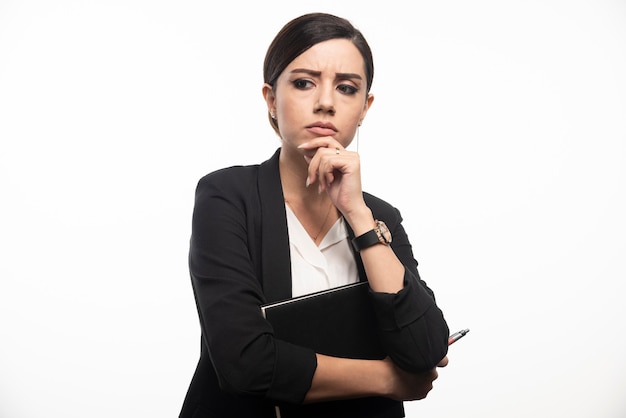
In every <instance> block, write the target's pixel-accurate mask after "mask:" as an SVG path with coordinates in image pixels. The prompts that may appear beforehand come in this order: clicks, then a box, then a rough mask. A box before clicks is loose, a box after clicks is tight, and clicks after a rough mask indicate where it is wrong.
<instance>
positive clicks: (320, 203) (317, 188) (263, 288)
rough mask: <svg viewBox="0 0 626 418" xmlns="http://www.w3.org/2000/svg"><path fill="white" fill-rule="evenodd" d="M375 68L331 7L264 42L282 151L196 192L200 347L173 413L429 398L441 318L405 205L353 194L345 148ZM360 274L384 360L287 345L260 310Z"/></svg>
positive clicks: (442, 342)
mask: <svg viewBox="0 0 626 418" xmlns="http://www.w3.org/2000/svg"><path fill="white" fill-rule="evenodd" d="M373 73H374V70H373V62H372V55H371V51H370V49H369V46H368V44H367V42H366V41H365V39H364V38H363V36H362V34H361V33H360V32H359V31H358V30H357V29H355V28H354V27H353V26H352V25H351V24H350V23H349V22H348V21H346V20H344V19H341V18H338V17H336V16H332V15H328V14H308V15H304V16H301V17H299V18H296V19H294V20H293V21H291V22H289V23H288V24H287V25H286V26H285V27H284V28H283V29H282V30H281V31H280V32H279V33H278V34H277V36H276V38H275V39H274V41H273V42H272V44H271V45H270V47H269V49H268V51H267V55H266V58H265V64H264V81H265V84H264V85H263V97H264V98H265V101H266V102H267V107H268V113H269V120H270V123H271V124H272V127H273V128H274V130H275V131H276V133H277V134H278V135H279V137H280V140H281V147H280V148H279V149H278V150H277V151H276V153H275V154H274V156H273V157H272V158H271V159H270V160H268V161H266V162H264V163H262V164H260V165H254V166H245V167H231V168H226V169H223V170H219V171H217V172H214V173H211V174H209V175H207V176H205V177H204V178H203V179H201V180H200V182H199V184H198V188H197V191H196V202H195V208H194V215H193V225H192V237H191V248H190V256H189V263H190V272H191V278H192V284H193V290H194V295H195V298H196V303H197V307H198V312H199V316H200V322H201V328H202V346H201V356H200V361H199V363H198V366H197V369H196V373H195V375H194V377H193V379H192V382H191V385H190V388H189V391H188V394H187V397H186V399H185V403H184V405H183V409H182V412H181V415H180V416H181V417H274V416H277V415H281V414H282V416H283V417H285V416H298V417H302V416H321V417H333V416H337V417H339V416H340V417H351V416H354V417H402V416H404V411H403V406H402V401H404V400H413V399H421V398H424V397H425V396H426V394H427V393H428V391H429V390H430V389H431V388H432V382H433V380H434V379H436V378H437V372H436V367H437V366H438V365H439V366H445V365H446V364H447V357H446V353H447V339H448V327H447V325H446V322H445V320H444V318H443V315H442V313H441V311H440V310H439V308H438V307H437V306H436V304H435V301H434V296H433V294H432V292H431V291H430V289H428V287H427V286H426V284H425V283H424V282H423V281H421V280H420V278H419V275H418V272H417V262H416V261H415V260H414V258H413V254H412V250H411V245H410V243H409V241H408V239H407V236H406V233H405V231H404V229H403V227H402V225H401V217H400V213H399V212H398V210H397V209H395V208H394V207H392V206H391V205H389V204H388V203H386V202H384V201H382V200H380V199H377V198H376V197H374V196H372V195H369V194H367V193H364V192H363V191H362V190H361V179H360V165H359V164H360V163H359V156H358V154H357V153H355V152H352V151H348V150H346V147H347V146H348V145H349V144H350V142H351V141H352V140H353V138H354V136H355V134H356V131H357V129H358V126H360V124H361V122H362V121H363V119H364V118H365V116H366V114H367V112H368V110H369V108H370V106H371V105H372V102H373V100H374V97H373V96H372V95H371V94H370V93H369V90H370V87H371V84H372V79H373ZM387 228H388V230H389V231H387ZM389 235H391V237H390V236H389ZM354 237H356V239H353V238H354ZM359 280H360V281H368V282H369V287H370V295H371V299H372V302H373V305H374V307H375V311H376V314H377V323H376V324H372V326H373V327H378V328H379V330H380V333H381V339H382V344H383V346H384V347H385V350H386V353H388V357H387V358H385V359H384V360H360V359H345V358H337V357H329V356H325V355H321V354H319V353H315V352H313V350H311V349H309V348H307V347H300V346H296V345H292V344H289V343H287V342H285V341H281V340H279V339H277V338H274V337H273V331H272V327H271V325H270V324H269V323H268V322H267V321H266V320H265V319H264V318H263V317H262V315H261V314H260V309H259V307H260V306H261V305H263V304H266V303H268V302H273V301H278V300H283V299H287V298H290V297H292V296H297V295H302V294H307V293H311V292H315V291H318V290H322V289H326V288H329V287H334V286H340V285H343V284H347V283H352V282H356V281H359ZM276 406H280V411H278V409H277V408H276Z"/></svg>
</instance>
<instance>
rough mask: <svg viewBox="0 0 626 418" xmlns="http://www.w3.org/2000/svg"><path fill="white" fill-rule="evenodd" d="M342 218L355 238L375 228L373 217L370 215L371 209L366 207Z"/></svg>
mask: <svg viewBox="0 0 626 418" xmlns="http://www.w3.org/2000/svg"><path fill="white" fill-rule="evenodd" d="M344 218H345V219H346V221H347V222H348V224H349V225H350V228H352V231H353V232H354V235H355V236H357V237H358V236H359V235H362V234H364V233H366V232H367V231H371V230H372V229H373V228H375V227H376V221H375V220H374V215H372V211H371V209H370V208H368V207H367V206H364V207H363V208H361V209H358V210H355V211H352V212H350V213H347V214H344Z"/></svg>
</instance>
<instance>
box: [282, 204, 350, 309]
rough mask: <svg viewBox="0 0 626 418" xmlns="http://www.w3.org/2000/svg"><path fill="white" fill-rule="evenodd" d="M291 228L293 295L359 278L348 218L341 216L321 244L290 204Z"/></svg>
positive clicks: (289, 221) (288, 211) (288, 219)
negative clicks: (347, 223)
mask: <svg viewBox="0 0 626 418" xmlns="http://www.w3.org/2000/svg"><path fill="white" fill-rule="evenodd" d="M285 207H286V209H287V228H288V230H289V248H290V251H291V277H292V279H291V286H292V291H291V293H292V297H296V296H301V295H306V294H308V293H313V292H318V291H320V290H326V289H330V288H333V287H337V286H342V285H345V284H349V283H355V282H357V281H358V280H359V276H358V271H357V267H356V262H355V260H354V255H353V253H352V249H351V248H350V241H349V240H348V229H347V228H346V224H345V220H344V219H343V217H339V219H337V222H335V224H334V225H333V226H332V227H331V228H330V230H329V231H328V233H327V234H326V236H324V239H322V242H320V245H319V247H318V246H317V245H315V242H313V240H312V239H311V237H310V236H309V234H308V233H307V232H306V230H305V229H304V227H303V226H302V224H301V223H300V221H299V220H298V218H297V217H296V215H295V214H294V213H293V211H292V210H291V208H290V207H289V206H288V205H285Z"/></svg>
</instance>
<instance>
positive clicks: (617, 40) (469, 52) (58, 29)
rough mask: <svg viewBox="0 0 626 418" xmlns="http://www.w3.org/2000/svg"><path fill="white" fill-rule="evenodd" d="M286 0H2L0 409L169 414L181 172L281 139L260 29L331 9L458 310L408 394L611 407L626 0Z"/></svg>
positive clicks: (506, 407)
mask: <svg viewBox="0 0 626 418" xmlns="http://www.w3.org/2000/svg"><path fill="white" fill-rule="evenodd" d="M298 3H302V2H285V1H282V2H276V1H274V2H253V1H249V2H247V3H245V2H235V1H233V2H219V3H217V4H219V6H214V5H213V4H216V3H214V2H206V1H170V0H157V1H154V0H151V1H148V0H107V1H99V2H98V1H95V0H91V1H90V0H86V1H72V0H58V1H54V2H50V1H43V0H39V1H37V0H19V1H18V0H0V141H1V146H0V194H1V199H2V204H1V205H0V416H1V417H7V418H38V417H49V416H54V417H64V418H71V417H81V418H82V417H85V416H89V417H93V418H98V417H106V418H108V417H113V416H114V417H137V416H145V417H173V416H176V415H177V413H178V411H179V408H180V405H181V402H182V399H183V396H184V394H185V391H186V389H187V385H188V383H189V379H190V378H191V374H192V372H193V369H194V366H195V363H196V361H197V358H198V353H199V328H198V323H197V316H196V312H195V306H194V301H193V297H192V292H191V287H190V282H189V278H188V271H187V261H186V257H187V249H188V239H189V233H190V216H191V210H192V205H193V191H194V188H195V184H196V181H197V180H198V179H199V177H200V176H202V175H203V174H205V173H207V172H209V171H212V170H214V169H217V168H220V167H223V166H226V165H230V164H235V163H254V162H260V161H262V160H264V159H265V158H266V157H269V156H270V154H271V153H272V152H273V150H274V149H275V148H276V147H277V146H278V141H277V138H276V137H275V135H274V134H273V132H272V131H271V129H270V128H269V126H268V124H267V121H266V116H265V106H264V103H263V101H262V98H261V83H262V76H261V69H262V60H263V56H264V54H265V50H266V48H267V46H268V45H269V43H270V41H271V39H272V37H273V36H274V34H275V33H276V32H277V31H278V29H279V28H280V27H281V26H282V25H283V24H284V23H285V22H286V21H287V20H289V19H291V18H293V17H295V16H297V15H299V14H301V13H304V12H309V11H327V12H332V13H337V14H340V15H342V16H344V17H347V18H349V19H350V20H352V21H353V23H355V24H356V25H357V26H358V27H360V28H361V29H362V30H363V32H364V33H365V35H366V36H367V38H368V39H369V41H370V43H371V46H372V48H373V50H374V55H375V60H376V76H375V81H374V87H373V92H374V93H375V95H376V101H375V104H374V107H373V108H372V110H371V112H370V113H369V115H368V118H367V120H366V121H365V124H364V126H363V127H362V128H361V135H360V152H361V153H362V158H363V165H364V183H365V188H366V189H367V190H368V191H371V192H373V193H376V194H378V195H379V196H381V197H382V198H385V199H387V200H388V201H390V202H392V203H393V204H395V205H396V206H398V207H399V208H400V209H401V211H402V213H403V215H404V217H405V221H406V222H405V223H406V228H407V229H408V231H409V234H410V236H411V238H412V241H413V243H414V249H415V253H416V257H417V258H418V260H419V261H420V266H421V267H420V268H421V270H420V271H421V274H422V276H423V278H424V279H425V280H426V281H427V282H428V283H429V285H430V286H431V287H432V288H433V289H434V290H435V292H436V294H437V296H438V302H439V304H440V305H441V307H442V308H443V309H444V311H445V312H446V316H447V319H448V322H449V324H450V327H451V328H452V329H453V330H456V329H461V328H465V327H469V328H470V329H471V332H470V334H469V335H468V336H467V337H466V338H464V339H463V340H461V341H460V342H459V343H457V344H456V345H454V346H453V347H451V349H450V365H449V367H448V368H446V369H443V370H441V373H440V378H439V380H437V382H436V387H435V389H434V390H433V391H432V392H431V394H430V395H429V397H428V398H427V399H426V400H424V401H419V402H414V403H410V404H408V405H407V414H408V416H409V417H430V418H437V417H442V418H443V417H450V416H451V414H452V413H453V412H452V410H460V411H459V412H457V414H458V415H459V416H463V417H475V418H486V417H494V418H502V417H507V418H516V417H520V418H521V417H523V418H527V417H535V418H538V417H541V418H543V417H545V418H553V417H568V418H588V417H596V418H620V417H624V416H625V415H626V400H624V393H625V391H626V361H625V360H624V356H623V353H624V352H625V351H626V350H625V349H626V338H625V337H624V332H623V328H624V322H625V321H624V318H626V308H625V307H624V305H625V304H624V302H623V299H624V297H623V296H624V291H623V286H622V282H623V281H624V280H625V279H626V267H625V266H624V255H625V254H626V238H625V236H626V221H625V217H624V213H626V196H625V192H626V81H625V80H626V78H625V76H624V74H626V3H625V2H623V1H617V0H615V1H609V0H578V1H571V0H569V1H568V0H561V1H557V0H545V1H539V0H532V1H517V0H515V1H506V2H504V1H495V0H492V1H489V0H477V1H463V0H451V1H416V2H402V3H401V2H397V3H395V2H384V3H382V2H367V1H363V0H358V1H357V0H355V1H343V2H338V1H327V0H321V1H319V2H316V3H315V4H316V5H317V7H315V6H314V5H313V4H312V3H309V4H308V5H306V6H299V5H297V4H298ZM396 4H398V5H396ZM405 4H406V5H408V4H411V6H410V8H408V6H405ZM407 187H409V188H410V189H411V193H410V194H409V195H406V194H405V193H404V191H405V190H406V188H407Z"/></svg>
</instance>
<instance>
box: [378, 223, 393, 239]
mask: <svg viewBox="0 0 626 418" xmlns="http://www.w3.org/2000/svg"><path fill="white" fill-rule="evenodd" d="M377 222H378V232H379V233H380V235H379V237H380V238H382V240H381V241H382V242H383V243H384V244H389V243H391V232H389V228H387V225H385V223H384V222H383V221H377Z"/></svg>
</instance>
